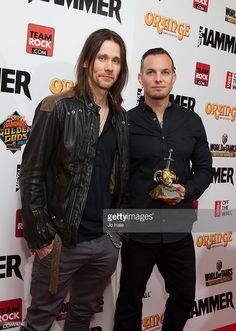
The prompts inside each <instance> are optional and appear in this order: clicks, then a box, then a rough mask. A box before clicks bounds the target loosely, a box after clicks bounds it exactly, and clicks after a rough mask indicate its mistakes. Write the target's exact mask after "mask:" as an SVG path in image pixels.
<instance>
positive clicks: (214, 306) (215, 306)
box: [190, 292, 234, 318]
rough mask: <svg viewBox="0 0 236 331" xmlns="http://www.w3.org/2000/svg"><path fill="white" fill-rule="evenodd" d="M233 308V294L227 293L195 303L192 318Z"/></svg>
mask: <svg viewBox="0 0 236 331" xmlns="http://www.w3.org/2000/svg"><path fill="white" fill-rule="evenodd" d="M227 308H233V309H234V304H233V293H232V292H226V293H221V294H217V295H214V296H211V297H207V298H204V299H199V300H197V301H195V303H194V307H193V310H192V312H191V314H190V318H192V317H198V316H202V315H205V314H210V313H214V312H215V311H218V310H223V309H227Z"/></svg>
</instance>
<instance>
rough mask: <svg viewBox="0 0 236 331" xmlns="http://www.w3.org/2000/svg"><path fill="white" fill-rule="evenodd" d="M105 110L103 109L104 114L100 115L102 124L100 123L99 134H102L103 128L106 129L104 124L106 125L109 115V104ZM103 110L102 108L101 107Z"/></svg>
mask: <svg viewBox="0 0 236 331" xmlns="http://www.w3.org/2000/svg"><path fill="white" fill-rule="evenodd" d="M103 109H104V111H103V114H102V115H101V114H99V115H100V125H99V136H100V135H101V133H102V131H103V129H104V125H105V122H106V119H107V115H108V110H109V109H108V105H107V106H106V108H103ZM101 110H102V108H101Z"/></svg>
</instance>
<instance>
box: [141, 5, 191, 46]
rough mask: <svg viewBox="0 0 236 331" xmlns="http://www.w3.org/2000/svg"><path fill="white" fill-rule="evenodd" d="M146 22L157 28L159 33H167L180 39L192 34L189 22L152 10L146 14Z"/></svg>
mask: <svg viewBox="0 0 236 331" xmlns="http://www.w3.org/2000/svg"><path fill="white" fill-rule="evenodd" d="M144 22H145V24H146V25H147V26H150V27H153V28H155V29H156V31H157V33H158V34H159V35H162V34H166V35H169V36H171V37H175V38H177V39H178V40H183V38H184V37H187V38H188V37H189V36H190V32H189V31H190V25H189V24H186V23H182V22H181V23H179V22H177V21H176V20H175V19H174V18H169V17H165V16H161V15H159V14H156V13H153V12H152V11H148V12H147V13H146V14H145V16H144Z"/></svg>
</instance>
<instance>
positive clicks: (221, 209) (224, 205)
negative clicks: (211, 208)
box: [215, 200, 232, 217]
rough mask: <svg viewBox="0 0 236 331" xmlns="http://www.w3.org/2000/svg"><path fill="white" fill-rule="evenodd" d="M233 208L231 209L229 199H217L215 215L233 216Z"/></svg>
mask: <svg viewBox="0 0 236 331" xmlns="http://www.w3.org/2000/svg"><path fill="white" fill-rule="evenodd" d="M231 215H232V210H230V209H229V200H216V201H215V217H221V216H231Z"/></svg>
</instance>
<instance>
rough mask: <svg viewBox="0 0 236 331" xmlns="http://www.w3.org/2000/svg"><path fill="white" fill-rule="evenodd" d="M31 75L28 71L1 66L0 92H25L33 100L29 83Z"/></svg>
mask: <svg viewBox="0 0 236 331" xmlns="http://www.w3.org/2000/svg"><path fill="white" fill-rule="evenodd" d="M30 80H31V77H30V74H29V73H28V72H27V71H20V70H14V69H7V68H0V92H4V93H15V94H21V93H22V91H23V93H24V94H25V95H26V96H27V97H28V98H29V99H30V100H31V95H30V91H29V83H30Z"/></svg>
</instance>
